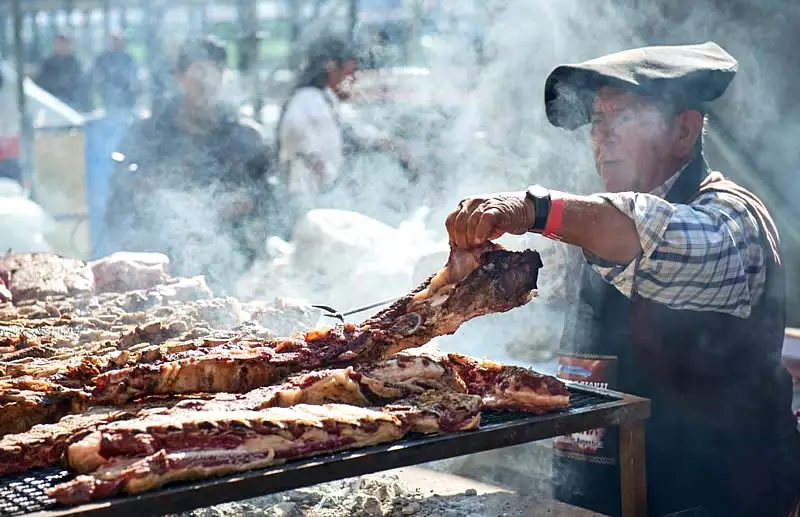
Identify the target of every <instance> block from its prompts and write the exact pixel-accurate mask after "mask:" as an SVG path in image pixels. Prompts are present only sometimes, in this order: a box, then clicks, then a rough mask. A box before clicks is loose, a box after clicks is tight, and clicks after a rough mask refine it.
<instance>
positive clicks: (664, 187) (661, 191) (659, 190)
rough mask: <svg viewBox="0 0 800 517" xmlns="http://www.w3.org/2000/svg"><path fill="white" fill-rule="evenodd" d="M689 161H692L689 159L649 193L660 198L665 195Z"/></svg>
mask: <svg viewBox="0 0 800 517" xmlns="http://www.w3.org/2000/svg"><path fill="white" fill-rule="evenodd" d="M690 163H692V162H691V160H690V161H688V162H687V163H686V164H685V165H684V166H683V167H681V168H680V169H678V172H676V173H675V174H673V175H672V176H670V177H669V178H668V179H667V181H665V182H664V183H662V184H661V185H659V186H657V187H656V188H654V189H653V190H651V191H650V194H652V195H654V196H658V197H660V198H662V199H663V198H665V197H667V194H668V193H669V191H670V189H672V187H673V186H674V185H675V182H676V181H678V178H679V177H680V175H681V173H682V172H683V171H685V170H686V167H688V166H689V164H690Z"/></svg>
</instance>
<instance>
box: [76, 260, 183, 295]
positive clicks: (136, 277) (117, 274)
mask: <svg viewBox="0 0 800 517" xmlns="http://www.w3.org/2000/svg"><path fill="white" fill-rule="evenodd" d="M90 266H91V268H92V273H93V275H94V280H95V288H96V290H97V292H117V293H121V292H125V291H133V290H136V289H150V288H152V287H155V286H157V285H159V284H163V283H165V282H167V280H168V279H169V274H168V272H167V269H168V267H169V258H168V257H167V256H166V255H164V254H162V253H130V252H117V253H112V254H111V255H109V256H107V257H103V258H101V259H98V260H96V261H94V262H92V263H90Z"/></svg>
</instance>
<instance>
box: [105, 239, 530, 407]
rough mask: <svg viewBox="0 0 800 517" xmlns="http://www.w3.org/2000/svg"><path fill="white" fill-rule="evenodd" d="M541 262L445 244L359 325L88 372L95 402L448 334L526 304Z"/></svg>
mask: <svg viewBox="0 0 800 517" xmlns="http://www.w3.org/2000/svg"><path fill="white" fill-rule="evenodd" d="M541 267H542V262H541V259H540V257H539V254H538V253H537V252H535V251H530V250H528V251H523V252H514V251H507V250H505V249H502V248H500V247H499V246H496V245H486V246H484V247H482V248H479V249H476V250H471V251H463V250H457V249H453V250H452V251H451V254H450V259H449V261H448V264H447V265H446V266H445V267H444V268H443V269H442V270H441V271H440V272H439V273H437V274H436V275H434V276H432V277H431V278H429V279H428V280H426V281H425V282H423V284H422V285H420V286H419V287H418V288H417V289H415V290H414V291H413V292H412V293H410V294H409V295H408V296H406V297H405V298H403V299H401V300H398V301H396V302H395V303H393V304H392V305H391V306H390V307H388V308H387V309H386V310H384V311H381V312H380V313H378V314H377V315H376V316H374V317H372V318H370V319H368V320H366V321H365V322H364V323H362V324H360V325H355V324H352V323H348V324H344V325H337V326H335V327H333V328H327V329H322V330H315V331H310V332H307V333H306V334H305V335H304V336H302V339H301V338H285V339H278V340H271V341H270V342H268V343H265V345H264V346H263V347H260V348H258V349H253V350H248V351H244V352H241V353H224V354H223V353H220V354H214V353H210V354H207V355H205V356H203V357H199V358H195V357H193V358H189V359H181V360H176V361H171V362H165V363H163V364H160V365H146V364H145V365H136V366H131V367H127V368H122V369H118V370H114V371H111V372H107V373H105V374H102V375H98V376H97V377H95V378H94V379H92V382H93V384H94V385H95V388H94V390H93V392H92V394H93V397H94V399H95V400H96V401H98V402H100V403H117V404H119V403H124V402H127V401H129V400H133V399H135V398H137V397H142V396H146V395H153V394H174V393H191V392H197V391H209V392H223V391H224V392H245V391H249V390H252V389H255V388H258V387H261V386H266V385H269V384H273V383H275V382H279V381H281V380H282V379H283V378H285V377H286V376H288V375H290V374H292V373H297V372H301V371H303V370H308V369H317V368H324V367H330V366H335V365H345V364H352V363H354V362H367V361H377V360H381V359H385V358H387V357H390V356H392V355H394V354H396V353H398V352H400V351H402V350H404V349H407V348H413V347H419V346H422V345H424V344H425V343H427V342H428V341H430V340H431V339H433V338H434V337H437V336H442V335H446V334H452V333H454V332H455V331H456V330H457V329H458V328H459V327H460V326H461V324H463V323H464V322H466V321H468V320H470V319H473V318H475V317H478V316H482V315H486V314H489V313H494V312H506V311H509V310H511V309H513V308H515V307H519V306H521V305H524V304H526V303H527V302H528V301H530V300H531V298H532V297H533V296H535V295H536V282H537V278H538V271H539V269H540V268H541Z"/></svg>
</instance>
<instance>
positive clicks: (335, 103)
mask: <svg viewBox="0 0 800 517" xmlns="http://www.w3.org/2000/svg"><path fill="white" fill-rule="evenodd" d="M323 93H324V94H325V97H326V98H327V99H328V102H329V103H330V105H331V107H333V109H334V110H338V109H339V97H337V96H336V94H335V93H334V92H333V90H331V89H330V87H328V86H326V87H325V90H323Z"/></svg>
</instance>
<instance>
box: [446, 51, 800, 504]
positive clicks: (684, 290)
mask: <svg viewBox="0 0 800 517" xmlns="http://www.w3.org/2000/svg"><path fill="white" fill-rule="evenodd" d="M737 68H738V64H737V61H736V60H735V59H734V58H733V57H732V56H730V55H729V54H728V53H727V52H725V51H724V50H723V49H722V48H721V47H719V46H718V45H716V44H714V43H713V42H708V43H705V44H702V45H684V46H673V47H647V48H643V49H632V50H628V51H625V52H620V53H617V54H612V55H608V56H603V57H600V58H597V59H594V60H590V61H586V62H584V63H578V64H571V65H562V66H559V67H558V68H556V69H555V70H554V71H553V72H552V73H551V74H550V76H549V77H548V78H547V81H546V83H545V103H546V112H547V116H548V119H549V120H550V122H551V123H552V124H553V125H554V126H557V127H562V128H565V129H568V130H575V129H577V128H579V127H583V126H586V125H588V126H589V128H590V129H589V135H590V139H591V145H592V152H593V156H594V161H595V166H596V169H597V173H598V174H599V175H600V178H601V179H602V181H603V184H604V186H605V193H600V194H594V195H590V196H581V195H574V194H569V193H564V192H557V191H553V190H549V189H547V188H545V187H543V186H537V185H534V186H531V187H529V188H528V189H527V191H520V192H506V193H495V194H484V195H480V196H475V197H470V198H466V199H464V200H462V201H461V203H460V204H459V206H458V208H457V209H456V210H454V211H453V212H452V213H451V214H450V216H449V217H448V218H447V223H446V226H447V230H448V233H449V235H450V241H451V243H453V245H454V246H456V247H459V248H469V247H473V246H478V245H480V244H482V243H484V242H486V241H488V240H493V239H497V238H498V237H500V236H501V235H503V234H506V233H510V234H516V235H521V234H524V233H527V232H534V233H539V234H543V235H545V236H547V237H550V238H552V239H556V240H560V241H563V242H565V243H568V244H571V245H574V246H577V247H579V248H580V249H581V250H582V251H583V254H584V257H585V263H584V264H583V269H582V273H581V275H580V295H579V300H577V303H575V304H574V305H573V306H572V308H571V310H572V312H571V314H567V315H566V316H567V317H566V318H565V321H566V322H567V323H566V325H565V328H564V333H563V337H562V343H561V353H560V356H561V357H560V360H559V367H558V370H557V372H558V373H557V374H558V376H560V377H562V378H564V379H567V380H571V381H576V382H579V383H581V382H586V383H589V384H591V385H595V386H600V387H604V388H610V389H613V390H618V391H621V392H625V393H630V394H633V395H637V396H640V397H645V398H648V399H650V401H651V407H652V415H651V416H650V418H649V419H648V420H647V421H646V433H645V439H644V447H645V450H646V458H645V462H644V463H645V466H646V477H647V479H646V486H647V507H648V508H647V510H648V511H647V515H652V516H675V517H677V516H678V515H680V516H687V517H688V516H697V517H700V516H703V517H711V516H713V517H716V516H720V517H721V516H734V515H735V516H737V517H738V516H741V517H787V516H790V515H797V511H798V510H800V506H798V503H800V433H798V429H797V420H796V419H795V417H794V415H793V414H792V380H791V377H790V376H789V374H788V372H787V371H786V369H785V367H784V366H783V365H782V362H781V350H782V347H783V342H784V333H785V326H786V324H785V321H786V307H785V302H786V295H785V290H786V284H785V278H784V269H783V263H784V259H783V258H782V257H781V249H780V238H779V236H778V233H777V229H776V227H775V224H774V222H773V220H772V217H771V215H770V213H769V211H768V210H767V208H766V207H765V206H764V204H763V203H762V202H761V201H760V200H759V199H758V197H757V196H756V195H754V194H753V193H751V192H749V191H747V190H746V189H744V188H742V187H740V186H739V185H737V184H736V183H734V182H732V181H730V180H728V179H726V178H725V177H724V176H722V174H720V173H719V172H713V171H712V169H710V168H709V165H708V164H707V162H706V160H705V156H704V152H703V129H704V125H705V116H704V114H705V113H706V112H707V107H706V106H707V105H708V103H710V102H712V101H714V100H716V99H717V98H719V97H720V96H721V95H722V94H723V93H724V92H725V91H726V89H727V88H728V85H729V84H730V82H731V81H732V80H733V78H734V75H735V74H736V71H737ZM618 432H619V431H618V429H617V428H615V427H611V428H607V429H596V430H593V431H590V432H585V433H579V434H576V435H568V436H562V437H558V438H556V439H555V440H554V442H553V452H554V460H553V461H554V463H553V483H554V485H555V495H556V498H557V499H559V500H561V501H564V502H567V503H570V504H573V505H577V506H581V507H584V508H588V509H590V510H592V511H594V512H598V513H601V514H603V515H610V516H618V515H620V514H621V512H622V509H621V504H622V503H621V498H620V475H621V473H620V463H621V462H623V461H630V459H629V458H628V459H626V458H620V457H619V449H618V443H619V439H620V437H619V436H618ZM633 511H635V510H633Z"/></svg>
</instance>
